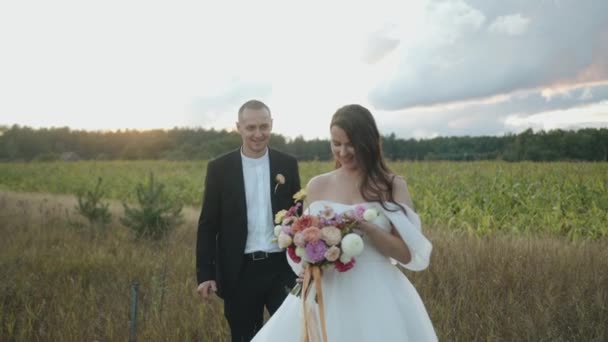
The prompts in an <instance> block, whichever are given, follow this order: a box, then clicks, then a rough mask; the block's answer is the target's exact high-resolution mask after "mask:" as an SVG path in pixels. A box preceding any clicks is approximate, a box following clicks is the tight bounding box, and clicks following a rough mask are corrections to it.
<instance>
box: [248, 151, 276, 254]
mask: <svg viewBox="0 0 608 342" xmlns="http://www.w3.org/2000/svg"><path fill="white" fill-rule="evenodd" d="M241 159H242V161H243V179H244V180H245V198H246V200H247V231H248V233H247V243H246V245H245V253H246V254H247V253H252V252H257V251H264V252H280V251H281V249H280V248H279V246H278V244H277V243H276V242H275V243H273V242H272V239H273V238H274V223H273V222H274V220H273V218H272V202H271V199H270V162H269V159H268V149H266V153H264V155H263V156H261V157H259V158H249V157H247V156H245V155H244V154H243V151H242V150H241Z"/></svg>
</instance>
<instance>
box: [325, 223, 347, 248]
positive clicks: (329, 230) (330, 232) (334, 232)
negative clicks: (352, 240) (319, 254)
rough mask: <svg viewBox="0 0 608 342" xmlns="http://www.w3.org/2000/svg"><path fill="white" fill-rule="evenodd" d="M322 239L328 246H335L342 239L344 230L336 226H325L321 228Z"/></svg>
mask: <svg viewBox="0 0 608 342" xmlns="http://www.w3.org/2000/svg"><path fill="white" fill-rule="evenodd" d="M321 239H322V240H323V241H325V242H326V243H327V245H328V246H335V245H337V244H339V243H340V241H341V240H342V232H341V231H340V229H338V228H336V227H334V226H327V227H323V228H321Z"/></svg>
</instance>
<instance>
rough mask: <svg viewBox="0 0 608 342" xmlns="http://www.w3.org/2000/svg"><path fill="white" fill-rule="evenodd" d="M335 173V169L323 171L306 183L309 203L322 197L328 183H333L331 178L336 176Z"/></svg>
mask: <svg viewBox="0 0 608 342" xmlns="http://www.w3.org/2000/svg"><path fill="white" fill-rule="evenodd" d="M334 173H335V171H330V172H327V173H322V174H320V175H317V176H314V177H312V178H311V179H310V181H308V184H307V185H306V194H307V195H306V197H307V199H308V201H309V203H310V202H312V201H314V200H318V199H321V198H322V196H323V192H324V191H325V189H327V187H328V185H329V184H330V183H331V179H332V178H333V177H334Z"/></svg>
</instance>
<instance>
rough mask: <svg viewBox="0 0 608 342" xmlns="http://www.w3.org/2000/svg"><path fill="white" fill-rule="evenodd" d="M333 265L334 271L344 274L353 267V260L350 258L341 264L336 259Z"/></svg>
mask: <svg viewBox="0 0 608 342" xmlns="http://www.w3.org/2000/svg"><path fill="white" fill-rule="evenodd" d="M334 265H335V267H336V270H338V272H346V271H348V270H350V269H351V268H353V267H355V258H352V259H351V260H350V261H349V262H347V263H346V264H345V263H343V262H341V261H340V259H338V260H336V261H335V262H334Z"/></svg>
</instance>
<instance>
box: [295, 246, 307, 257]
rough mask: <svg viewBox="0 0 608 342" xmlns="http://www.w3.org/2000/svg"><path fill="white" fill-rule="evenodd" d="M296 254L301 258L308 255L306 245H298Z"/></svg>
mask: <svg viewBox="0 0 608 342" xmlns="http://www.w3.org/2000/svg"><path fill="white" fill-rule="evenodd" d="M296 255H297V256H299V257H300V258H302V257H304V256H305V255H306V250H305V249H304V247H296Z"/></svg>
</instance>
